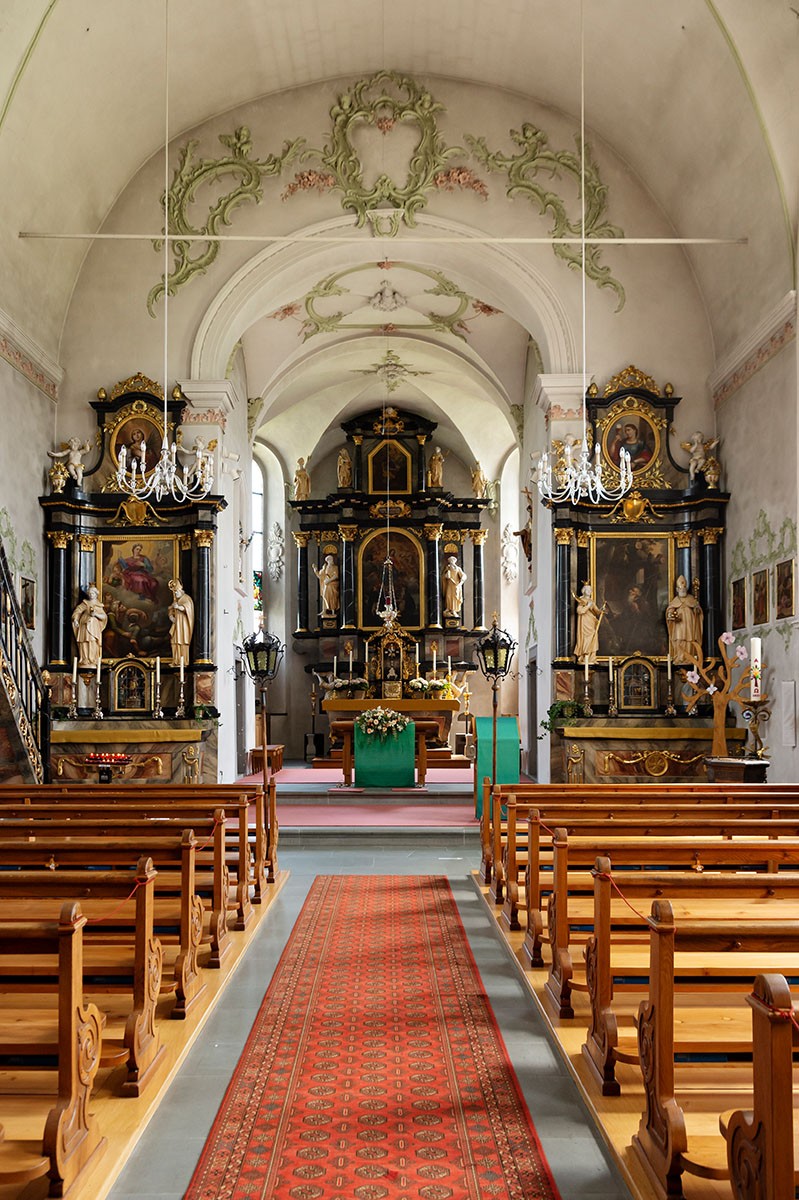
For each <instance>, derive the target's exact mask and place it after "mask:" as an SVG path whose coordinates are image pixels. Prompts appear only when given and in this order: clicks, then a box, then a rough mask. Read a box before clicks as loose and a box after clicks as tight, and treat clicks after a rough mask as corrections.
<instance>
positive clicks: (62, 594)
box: [47, 529, 73, 665]
mask: <svg viewBox="0 0 799 1200" xmlns="http://www.w3.org/2000/svg"><path fill="white" fill-rule="evenodd" d="M72 536H73V535H72V534H71V533H67V532H66V530H63V529H55V530H51V531H50V532H48V534H47V537H48V540H49V542H50V550H49V559H50V562H49V570H48V572H47V575H48V579H49V591H50V596H49V602H48V605H47V610H48V612H49V614H50V631H49V632H50V655H49V658H50V662H51V663H53V664H59V665H66V664H67V663H68V661H69V650H70V648H71V644H72V613H71V612H70V607H69V599H70V595H69V592H70V589H69V571H68V569H67V567H68V563H67V549H68V547H69V543H70V542H71V541H72Z"/></svg>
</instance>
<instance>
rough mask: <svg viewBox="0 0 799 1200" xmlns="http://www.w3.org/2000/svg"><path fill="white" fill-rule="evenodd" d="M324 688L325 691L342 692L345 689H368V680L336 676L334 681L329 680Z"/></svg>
mask: <svg viewBox="0 0 799 1200" xmlns="http://www.w3.org/2000/svg"><path fill="white" fill-rule="evenodd" d="M324 686H325V689H326V690H327V691H331V692H343V691H345V689H346V688H365V687H368V686H369V680H368V679H361V678H360V677H353V678H352V679H349V678H347V676H342V675H337V676H336V677H335V679H329V680H328V681H327V682H326V683H325V685H324Z"/></svg>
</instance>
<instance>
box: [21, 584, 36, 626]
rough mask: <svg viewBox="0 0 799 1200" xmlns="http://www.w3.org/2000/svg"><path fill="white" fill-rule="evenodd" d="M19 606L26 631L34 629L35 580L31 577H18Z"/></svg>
mask: <svg viewBox="0 0 799 1200" xmlns="http://www.w3.org/2000/svg"><path fill="white" fill-rule="evenodd" d="M17 596H18V598H19V606H20V608H21V610H22V621H23V623H24V625H25V628H26V629H35V628H36V580H35V579H34V578H33V576H32V575H23V574H22V572H20V575H19V588H18V591H17Z"/></svg>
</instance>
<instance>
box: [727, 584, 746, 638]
mask: <svg viewBox="0 0 799 1200" xmlns="http://www.w3.org/2000/svg"><path fill="white" fill-rule="evenodd" d="M730 619H731V622H732V628H733V629H745V628H746V576H745V575H742V576H741V578H740V579H733V581H732V583H731V584H730Z"/></svg>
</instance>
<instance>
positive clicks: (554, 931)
mask: <svg viewBox="0 0 799 1200" xmlns="http://www.w3.org/2000/svg"><path fill="white" fill-rule="evenodd" d="M600 856H603V857H608V858H610V860H611V862H612V863H613V864H614V866H615V867H616V868H619V867H625V868H630V867H632V868H634V869H637V868H640V867H655V868H658V869H660V870H670V869H675V868H676V869H678V870H683V871H694V872H701V871H704V869H705V868H707V867H713V868H715V869H725V870H740V869H746V870H752V871H758V870H759V871H766V872H770V873H775V872H776V871H778V870H779V869H783V870H784V869H786V868H788V869H793V870H799V838H781V839H779V840H776V841H768V840H766V839H748V838H738V839H735V840H731V839H726V838H718V837H717V838H713V837H705V836H702V837H693V838H691V837H688V838H679V837H674V838H672V837H665V836H664V837H662V838H658V837H630V838H624V837H618V838H617V837H613V836H609V837H605V838H603V837H601V836H600V837H593V838H592V837H574V838H569V837H568V836H567V834H566V831H565V829H557V830H555V837H554V839H553V871H552V876H553V879H552V881H551V886H552V889H553V892H552V896H551V898H550V903H549V922H548V933H549V940H550V945H551V953H552V961H551V964H550V969H549V977H548V979H547V983H546V987H545V994H546V995H547V997H548V998H549V1000H550V1001H551V1002H552V1003H553V1005H554V1006H555V1009H556V1011H557V1012H558V1014H559V1015H560V1016H561V1017H565V1018H571V1017H573V1016H574V1009H573V1008H572V1003H571V993H572V990H573V988H575V987H579V988H580V990H583V991H585V990H587V985H586V984H585V983H584V982H575V980H574V963H573V960H572V956H571V951H570V946H569V942H570V927H569V918H568V907H567V904H564V903H563V902H562V900H561V902H560V903H558V902H557V901H556V900H555V899H554V896H559V897H565V896H567V895H568V888H569V887H570V886H572V887H573V886H575V882H574V878H573V876H572V868H574V867H577V868H578V869H580V868H581V869H582V878H581V880H580V885H581V886H582V888H583V890H584V891H585V890H586V886H587V885H589V886H590V888H591V889H592V888H593V878H592V876H591V874H590V871H591V868H592V867H593V866H594V864H595V862H596V859H597V858H598V857H600ZM535 871H536V864H535V862H534V855H533V849H532V847H531V854H530V875H531V887H530V891H531V908H530V910H529V917H528V919H529V920H530V921H531V922H532V928H533V930H534V932H536V933H537V936H538V937H539V939H540V938H541V930H542V926H543V914H542V913H541V911H540V908H537V909H536V908H534V907H533V905H534V904H535V903H536V902H537V903H538V904H539V905H540V896H541V882H540V878H539V880H538V881H537V882H535V881H534V876H535ZM589 881H590V884H589ZM530 928H531V926H529V925H528V932H529V929H530ZM539 955H540V946H539Z"/></svg>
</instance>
